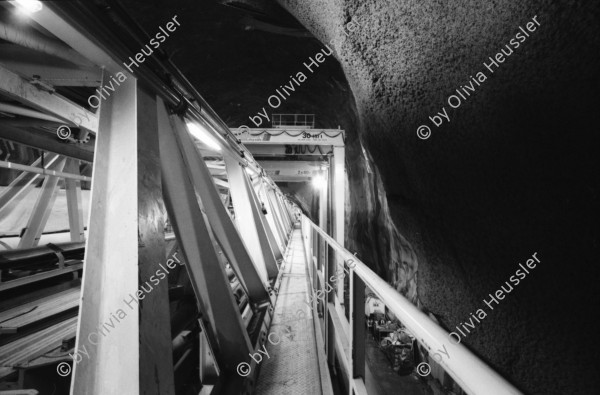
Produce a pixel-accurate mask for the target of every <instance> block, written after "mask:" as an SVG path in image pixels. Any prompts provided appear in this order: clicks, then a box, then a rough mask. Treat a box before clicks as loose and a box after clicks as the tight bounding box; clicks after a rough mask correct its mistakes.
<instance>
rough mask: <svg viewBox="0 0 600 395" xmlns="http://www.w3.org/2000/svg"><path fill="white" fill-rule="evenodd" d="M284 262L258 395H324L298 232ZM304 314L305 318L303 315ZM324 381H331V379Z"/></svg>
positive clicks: (258, 385)
mask: <svg viewBox="0 0 600 395" xmlns="http://www.w3.org/2000/svg"><path fill="white" fill-rule="evenodd" d="M290 243H291V244H290V247H289V248H288V250H287V253H286V256H285V258H284V262H285V263H284V264H285V267H284V269H283V270H284V272H283V276H282V280H281V286H280V289H279V295H278V297H277V303H276V305H275V313H274V315H273V323H272V324H271V329H270V330H269V333H275V334H277V335H279V336H278V337H279V338H281V342H279V344H275V343H277V342H278V337H277V336H276V335H270V336H271V337H270V341H267V342H266V344H267V352H268V354H269V358H267V357H265V356H263V360H262V362H261V368H260V369H261V370H260V375H259V377H258V382H257V387H256V393H257V394H258V395H271V394H272V395H281V394H286V395H293V394H302V395H305V394H311V395H313V394H314V395H317V394H322V393H323V391H322V389H321V388H322V385H321V380H322V378H321V374H320V373H319V372H320V369H319V361H318V352H317V341H316V338H315V332H314V325H313V319H312V318H311V313H310V309H309V307H308V305H307V304H306V303H305V301H308V295H307V292H308V284H307V273H306V258H305V256H304V250H303V246H302V236H301V232H300V230H299V229H295V230H294V233H293V235H292V238H291V240H290ZM302 313H304V314H302ZM323 380H329V378H328V377H326V378H323Z"/></svg>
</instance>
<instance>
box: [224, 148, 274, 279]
mask: <svg viewBox="0 0 600 395" xmlns="http://www.w3.org/2000/svg"><path fill="white" fill-rule="evenodd" d="M225 165H226V166H227V176H228V180H229V186H230V191H231V199H232V201H233V210H234V212H235V221H236V224H237V228H238V231H239V232H240V234H241V235H242V238H243V239H244V242H245V244H246V246H247V247H248V252H250V255H251V256H252V260H253V261H254V262H255V263H256V264H257V265H258V266H259V269H260V271H261V275H262V276H263V281H264V282H267V283H268V280H269V279H271V278H275V277H276V276H277V273H278V269H277V263H276V260H275V256H274V254H273V251H272V250H271V246H270V245H269V241H268V239H267V235H266V232H265V228H264V226H263V224H262V222H261V218H260V216H262V215H263V214H262V212H260V211H259V208H258V207H257V205H256V203H255V201H254V198H253V197H252V194H253V189H252V185H251V183H250V181H249V180H248V175H247V174H246V171H245V170H244V168H243V167H242V166H241V165H240V163H239V162H238V161H237V160H235V159H232V158H229V157H226V158H225ZM261 263H262V265H261Z"/></svg>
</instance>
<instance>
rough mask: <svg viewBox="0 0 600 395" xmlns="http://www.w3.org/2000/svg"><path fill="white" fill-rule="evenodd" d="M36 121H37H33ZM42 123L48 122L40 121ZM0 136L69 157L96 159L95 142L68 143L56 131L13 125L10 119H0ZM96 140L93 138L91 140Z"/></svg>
mask: <svg viewBox="0 0 600 395" xmlns="http://www.w3.org/2000/svg"><path fill="white" fill-rule="evenodd" d="M33 122H35V121H33ZM39 122H40V124H43V123H47V122H45V121H39ZM0 138H2V139H5V140H10V141H14V142H15V143H19V144H22V145H26V146H28V147H32V148H37V149H40V150H44V151H50V152H55V153H57V154H60V155H63V156H67V157H69V158H74V159H79V160H82V161H84V162H89V163H91V162H92V161H93V160H94V144H93V143H91V142H90V143H87V144H68V143H65V142H63V141H61V140H59V139H57V138H56V134H55V133H47V132H40V131H37V130H29V129H25V128H17V127H15V126H13V124H12V122H11V121H10V120H5V121H0ZM91 141H92V142H93V141H94V140H93V138H92V140H91Z"/></svg>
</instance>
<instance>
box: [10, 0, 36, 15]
mask: <svg viewBox="0 0 600 395" xmlns="http://www.w3.org/2000/svg"><path fill="white" fill-rule="evenodd" d="M13 3H14V4H16V6H17V8H18V9H19V10H21V11H25V12H26V13H27V14H33V13H34V12H38V11H41V10H42V2H41V1H38V0H14V1H13Z"/></svg>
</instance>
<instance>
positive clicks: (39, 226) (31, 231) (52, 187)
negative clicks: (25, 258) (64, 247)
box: [17, 158, 66, 249]
mask: <svg viewBox="0 0 600 395" xmlns="http://www.w3.org/2000/svg"><path fill="white" fill-rule="evenodd" d="M65 162H66V159H64V158H63V159H60V160H59V161H58V162H56V163H54V164H53V165H51V167H52V168H51V169H50V170H49V171H57V172H61V171H62V169H63V168H64V166H65ZM58 181H59V178H58V177H56V176H47V177H46V179H45V180H44V183H43V184H42V188H41V190H40V193H39V195H38V197H37V200H36V202H35V205H34V206H33V210H32V211H31V216H30V217H29V221H28V222H27V227H26V228H25V232H24V233H23V236H21V240H20V241H19V245H18V246H17V249H23V248H31V247H35V246H36V245H37V244H38V242H39V241H40V237H41V236H42V231H43V230H44V228H45V227H46V223H47V222H48V218H49V217H50V213H51V212H52V207H53V206H54V201H55V200H56V194H57V193H58V189H57V188H58Z"/></svg>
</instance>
